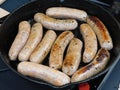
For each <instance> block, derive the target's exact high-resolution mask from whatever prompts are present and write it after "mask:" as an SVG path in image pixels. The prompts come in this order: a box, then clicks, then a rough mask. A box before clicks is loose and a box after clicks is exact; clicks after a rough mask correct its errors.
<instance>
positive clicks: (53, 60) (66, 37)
mask: <svg viewBox="0 0 120 90" xmlns="http://www.w3.org/2000/svg"><path fill="white" fill-rule="evenodd" d="M73 37H74V35H73V33H72V32H71V31H64V32H62V33H61V34H60V35H59V36H58V38H57V39H56V41H55V43H54V45H53V47H52V49H51V53H50V59H49V66H50V67H52V68H54V69H60V68H61V67H62V63H63V54H64V51H65V48H66V46H67V45H68V43H69V42H70V40H71V39H72V38H73Z"/></svg>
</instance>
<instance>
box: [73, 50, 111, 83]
mask: <svg viewBox="0 0 120 90" xmlns="http://www.w3.org/2000/svg"><path fill="white" fill-rule="evenodd" d="M109 59H110V53H109V51H108V50H105V49H103V48H101V49H100V50H99V51H98V53H97V55H96V57H95V58H94V60H93V61H92V62H91V63H89V64H88V65H86V66H84V67H82V68H80V69H79V70H78V71H76V72H75V73H74V74H73V76H72V77H71V82H78V81H82V80H85V79H87V78H90V77H92V76H94V75H95V74H97V73H99V72H101V71H102V70H103V69H104V68H105V66H106V65H107V63H108V61H109Z"/></svg>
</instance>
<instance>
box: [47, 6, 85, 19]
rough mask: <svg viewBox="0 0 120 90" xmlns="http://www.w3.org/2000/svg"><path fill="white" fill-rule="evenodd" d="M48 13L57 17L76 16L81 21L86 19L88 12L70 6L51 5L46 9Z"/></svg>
mask: <svg viewBox="0 0 120 90" xmlns="http://www.w3.org/2000/svg"><path fill="white" fill-rule="evenodd" d="M46 15H48V16H51V17H55V18H74V19H77V20H80V21H86V18H87V13H86V12H85V11H83V10H80V9H75V8H68V7H51V8H48V9H47V10H46Z"/></svg>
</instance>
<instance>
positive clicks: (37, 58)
mask: <svg viewBox="0 0 120 90" xmlns="http://www.w3.org/2000/svg"><path fill="white" fill-rule="evenodd" d="M56 37H57V35H56V33H55V32H54V31H53V30H48V31H47V32H46V34H45V36H44V37H43V39H42V41H41V42H40V43H39V44H38V46H37V47H36V48H35V50H34V51H33V53H32V54H31V56H30V61H31V62H35V63H42V61H43V60H44V58H45V57H46V56H47V54H48V53H49V51H50V49H51V47H52V45H53V43H54V41H55V39H56Z"/></svg>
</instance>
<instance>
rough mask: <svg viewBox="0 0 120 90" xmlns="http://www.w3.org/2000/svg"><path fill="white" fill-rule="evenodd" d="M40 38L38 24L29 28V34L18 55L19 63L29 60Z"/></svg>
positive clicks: (41, 29)
mask: <svg viewBox="0 0 120 90" xmlns="http://www.w3.org/2000/svg"><path fill="white" fill-rule="evenodd" d="M42 36H43V28H42V25H41V24H40V23H35V24H34V25H33V26H32V28H31V33H30V35H29V38H28V40H27V42H26V44H25V46H24V47H23V49H22V50H21V51H20V53H19V56H18V59H19V60H20V61H27V60H28V59H29V57H30V55H31V53H32V52H33V50H34V49H35V48H36V47H37V45H38V43H39V42H40V40H41V38H42Z"/></svg>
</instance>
